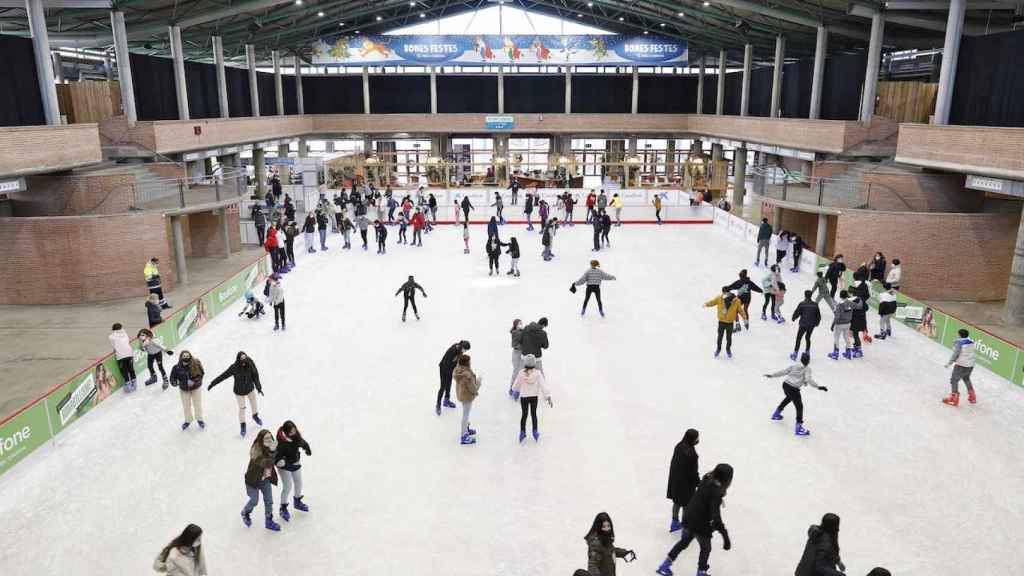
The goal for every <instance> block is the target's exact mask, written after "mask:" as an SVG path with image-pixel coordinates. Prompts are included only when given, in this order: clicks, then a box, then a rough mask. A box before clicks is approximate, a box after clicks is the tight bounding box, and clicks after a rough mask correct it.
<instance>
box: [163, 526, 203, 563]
mask: <svg viewBox="0 0 1024 576" xmlns="http://www.w3.org/2000/svg"><path fill="white" fill-rule="evenodd" d="M153 571H155V572H162V573H166V574H168V575H169V576H206V556H205V555H204V553H203V529H202V528H200V527H199V526H196V525H195V524H189V525H188V526H186V527H185V529H184V530H182V532H181V534H179V535H178V536H177V537H176V538H175V539H174V540H171V543H170V544H168V545H167V546H164V549H163V550H161V551H160V553H159V554H157V556H156V560H155V561H154V562H153Z"/></svg>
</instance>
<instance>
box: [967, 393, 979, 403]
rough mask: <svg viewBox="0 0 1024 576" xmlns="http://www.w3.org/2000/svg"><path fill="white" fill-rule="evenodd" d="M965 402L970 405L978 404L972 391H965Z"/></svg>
mask: <svg viewBox="0 0 1024 576" xmlns="http://www.w3.org/2000/svg"><path fill="white" fill-rule="evenodd" d="M967 401H968V402H970V403H971V404H977V403H978V397H977V396H975V395H974V390H973V389H971V390H968V391H967Z"/></svg>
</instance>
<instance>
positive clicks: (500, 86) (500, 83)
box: [498, 66, 505, 114]
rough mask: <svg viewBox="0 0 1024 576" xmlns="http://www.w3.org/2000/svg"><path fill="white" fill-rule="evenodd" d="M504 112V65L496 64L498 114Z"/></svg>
mask: <svg viewBox="0 0 1024 576" xmlns="http://www.w3.org/2000/svg"><path fill="white" fill-rule="evenodd" d="M504 113H505V67H504V66H498V114H504Z"/></svg>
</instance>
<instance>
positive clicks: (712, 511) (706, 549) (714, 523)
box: [657, 464, 733, 576]
mask: <svg viewBox="0 0 1024 576" xmlns="http://www.w3.org/2000/svg"><path fill="white" fill-rule="evenodd" d="M732 476H733V470H732V466H730V465H728V464H719V465H718V466H715V469H714V470H712V471H711V472H710V473H709V474H706V475H705V476H704V478H703V479H702V480H701V481H700V486H698V487H697V492H696V493H694V495H693V498H692V499H690V502H689V503H688V504H687V505H686V513H685V514H684V515H683V532H682V536H681V538H680V540H679V542H678V543H676V545H675V546H673V547H672V549H671V550H669V553H668V558H665V560H664V561H663V562H662V563H661V566H659V567H658V570H657V573H658V574H660V575H661V576H672V562H674V561H675V559H676V557H677V556H679V553H680V552H682V551H683V550H686V548H687V546H689V545H690V543H691V542H693V541H694V540H697V544H698V545H699V546H700V556H699V557H698V560H697V570H698V573H701V572H707V570H708V567H709V564H708V560H709V559H710V557H711V535H712V534H713V533H714V532H718V533H720V534H721V535H722V540H723V542H722V548H723V549H724V550H729V549H730V548H732V541H731V540H729V531H728V530H726V528H725V523H724V522H722V500H723V499H724V498H725V494H726V492H727V491H728V490H729V485H730V484H732Z"/></svg>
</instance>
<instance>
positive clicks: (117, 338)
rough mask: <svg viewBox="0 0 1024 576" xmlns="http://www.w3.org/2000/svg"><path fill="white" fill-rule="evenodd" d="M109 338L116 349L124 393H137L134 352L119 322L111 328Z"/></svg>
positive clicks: (115, 353) (115, 355) (115, 354)
mask: <svg viewBox="0 0 1024 576" xmlns="http://www.w3.org/2000/svg"><path fill="white" fill-rule="evenodd" d="M108 338H109V340H110V345H111V346H113V348H114V357H115V358H117V369H118V370H119V371H120V372H121V378H123V379H124V391H125V392H126V393H129V392H135V385H136V377H135V362H134V359H133V356H134V352H132V343H131V341H130V340H129V339H128V333H127V332H125V331H124V327H123V326H121V323H120V322H118V323H116V324H114V325H113V326H111V327H110V336H108Z"/></svg>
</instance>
